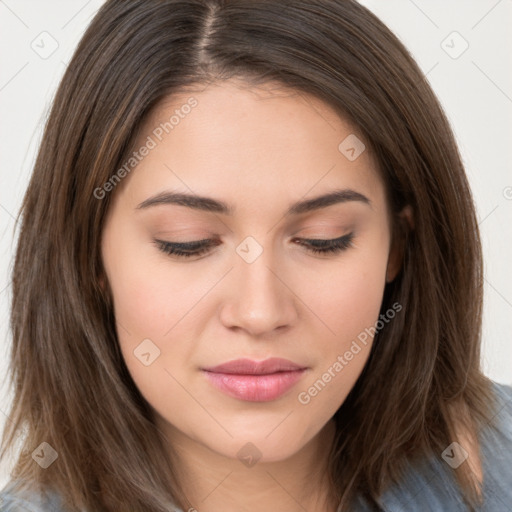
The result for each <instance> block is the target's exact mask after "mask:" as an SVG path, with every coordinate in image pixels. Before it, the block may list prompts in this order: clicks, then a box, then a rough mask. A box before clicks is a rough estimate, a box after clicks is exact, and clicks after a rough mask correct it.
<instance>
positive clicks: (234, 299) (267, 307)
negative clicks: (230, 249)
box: [220, 250, 300, 337]
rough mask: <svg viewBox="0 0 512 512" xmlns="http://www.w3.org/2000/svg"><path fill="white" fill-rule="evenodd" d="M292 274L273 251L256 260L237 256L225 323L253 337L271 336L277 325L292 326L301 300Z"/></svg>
mask: <svg viewBox="0 0 512 512" xmlns="http://www.w3.org/2000/svg"><path fill="white" fill-rule="evenodd" d="M289 274H290V272H289V271H288V272H286V271H285V270H283V269H282V268H281V267H279V266H278V265H277V264H276V262H275V260H273V259H272V255H271V253H270V251H266V250H264V251H263V252H262V253H261V255H260V256H259V257H258V258H257V259H256V260H255V261H253V262H252V263H248V262H247V261H245V260H244V259H243V258H239V259H238V258H237V260H236V262H235V267H234V268H233V270H232V271H231V272H230V273H229V276H228V280H227V283H226V287H227V288H226V289H225V299H224V300H223V303H222V308H221V312H220V318H221V321H222V323H223V324H224V325H225V326H226V327H227V328H229V329H242V330H244V331H246V332H247V333H248V334H250V335H251V336H252V337H257V336H260V337H262V336H266V337H268V336H271V335H272V334H273V333H274V331H276V330H277V329H281V330H283V329H284V328H285V327H290V326H292V325H293V324H294V323H295V322H296V320H297V318H298V310H297V308H298V305H299V303H300V301H299V299H298V298H297V296H296V295H295V294H294V293H293V281H294V278H293V276H290V275H289ZM295 279H296V277H295Z"/></svg>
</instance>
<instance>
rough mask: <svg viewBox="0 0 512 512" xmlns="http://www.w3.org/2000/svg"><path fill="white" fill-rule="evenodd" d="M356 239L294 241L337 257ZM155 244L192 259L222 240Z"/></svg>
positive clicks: (315, 250) (174, 254)
mask: <svg viewBox="0 0 512 512" xmlns="http://www.w3.org/2000/svg"><path fill="white" fill-rule="evenodd" d="M353 238H354V232H353V231H352V232H350V233H347V234H345V235H342V236H340V237H337V238H329V239H324V238H299V237H295V238H294V239H293V241H294V242H296V243H297V244H298V245H302V246H306V248H307V250H308V251H309V252H310V253H312V254H318V255H326V256H328V255H330V254H332V255H335V254H338V253H340V252H342V251H344V250H346V249H348V248H350V247H353V244H352V241H353ZM153 242H154V244H155V245H156V246H157V247H158V249H159V250H160V251H162V252H164V253H166V254H168V255H169V256H175V257H177V258H191V257H193V256H199V255H201V254H203V253H205V252H208V250H209V249H210V248H211V247H212V246H217V245H220V244H221V243H222V242H221V241H220V240H214V239H203V240H192V241H187V242H168V241H164V240H158V239H154V240H153Z"/></svg>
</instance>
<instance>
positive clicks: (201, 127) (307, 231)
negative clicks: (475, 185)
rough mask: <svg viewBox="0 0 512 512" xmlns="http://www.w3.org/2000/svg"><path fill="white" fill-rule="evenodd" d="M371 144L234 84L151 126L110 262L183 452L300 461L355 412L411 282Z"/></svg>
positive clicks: (147, 380)
mask: <svg viewBox="0 0 512 512" xmlns="http://www.w3.org/2000/svg"><path fill="white" fill-rule="evenodd" d="M172 116H174V117H172ZM165 123H167V125H166V124H165ZM347 137H349V138H348V139H347ZM355 137H359V140H358V139H355ZM360 139H361V136H360V135H358V134H357V131H356V130H355V129H354V128H353V127H351V126H350V125H349V124H348V123H346V122H345V121H343V120H342V119H340V117H339V116H337V115H336V113H335V112H334V111H333V110H331V109H330V107H329V106H327V105H326V104H324V103H323V102H321V101H319V100H317V99H315V98H313V97H310V96H307V95H305V94H302V93H297V92H294V91H290V90H285V89H282V90H280V91H278V90H277V89H275V88H274V89H272V90H271V89H269V88H268V87H260V88H258V89H255V88H252V89H251V88H249V87H248V86H247V87H242V86H241V85H240V84H238V83H236V82H233V81H228V82H224V83H222V84H221V85H210V86H208V87H207V88H206V89H204V90H203V91H202V92H194V93H189V94H186V93H181V94H180V95H175V96H172V97H170V98H167V100H166V101H165V102H164V103H162V104H161V105H160V106H159V107H158V108H157V109H156V110H155V111H154V112H153V114H152V115H151V116H150V118H149V119H148V120H147V122H146V124H145V126H144V127H143V130H142V131H141V132H140V134H139V137H138V140H137V142H136V144H135V150H136V151H138V155H139V157H140V158H137V162H138V163H137V165H136V166H135V167H134V168H133V169H132V170H130V172H129V173H127V176H125V177H124V178H123V181H122V182H121V183H120V184H118V185H117V187H116V189H115V190H114V191H110V192H109V193H114V194H115V195H114V197H113V203H112V205H111V208H110V210H109V214H108V217H107V219H106V224H105V227H104V231H103V238H102V256H103V262H104V267H105V272H106V277H107V279H108V281H109V284H110V288H111V291H112V294H113V303H114V310H115V316H116V322H117V333H118V338H119V343H120V347H121V350H122V354H123V357H124V359H125V361H126V364H127V367H128V369H129V371H130V373H131V376H132V377H133V380H134V382H135V383H136V385H137V387H138V388H139V390H140V392H141V393H142V395H143V396H144V397H145V399H146V400H147V402H148V403H149V404H150V405H151V407H152V409H153V411H154V414H155V419H156V421H157V423H158V424H159V425H160V426H161V427H162V430H163V431H165V432H166V434H167V435H168V437H169V438H171V439H172V438H173V437H174V438H178V437H179V436H181V437H182V438H183V439H185V438H186V439H187V440H189V441H192V442H196V443H199V444H201V445H203V446H206V447H208V448H209V449H211V450H213V451H214V452H216V453H217V454H221V455H225V456H226V457H230V458H235V457H237V454H239V451H240V450H241V449H242V448H243V447H247V446H248V445H247V443H249V442H250V443H252V444H253V445H254V446H255V447H256V448H257V450H258V456H259V457H261V460H262V461H275V460H283V459H285V458H287V457H289V456H291V455H292V454H294V453H296V452H298V451H299V450H300V449H301V448H303V447H304V446H305V445H306V444H307V443H308V442H309V441H311V440H312V439H313V438H314V437H315V436H316V435H317V434H318V433H319V432H320V431H321V429H322V428H323V427H324V426H325V425H326V424H328V422H329V420H330V419H331V418H332V416H333V415H334V413H335V412H336V410H337V409H338V408H339V407H340V405H341V404H342V403H343V401H344V400H345V398H346V396H347V394H348V393H349V391H350V390H351V388H352V387H353V385H354V384H355V382H356V380H357V378H358V376H359V375H360V373H361V371H362V369H363V367H364V364H365V362H366V360H367V358H368V355H369V351H370V348H371V344H372V337H371V334H370V335H369V333H372V330H371V328H373V327H374V326H375V325H376V322H377V321H378V319H379V311H380V307H381V302H382V296H383V290H384V286H385V283H386V280H389V279H391V278H392V277H393V274H394V272H395V269H394V267H395V266H396V265H394V263H393V261H394V259H393V258H392V257H390V253H391V254H392V251H390V249H391V247H390V239H391V236H390V222H389V215H388V209H387V202H386V196H385V190H384V184H383V182H382V181H381V179H380V177H379V174H378V172H377V168H376V165H375V163H374V162H373V160H372V158H371V155H370V153H369V151H368V150H363V151H362V152H361V150H362V149H363V146H361V141H360ZM343 141H345V142H343ZM340 144H341V145H340ZM144 146H145V147H146V148H147V149H146V151H144V150H143V149H142V148H143V147H144ZM351 148H352V149H351ZM139 160H140V161H139ZM132 163H133V162H132ZM127 168H130V167H129V166H128V167H127ZM335 192H336V194H334V193H335ZM172 194H175V195H174V196H173V195H172ZM176 194H181V196H178V195H176ZM330 194H334V195H331V196H329V195H330ZM184 195H187V196H191V197H189V198H188V199H187V198H186V197H185V196H184ZM321 196H326V197H327V199H324V200H323V201H322V200H320V199H319V200H318V201H312V200H313V199H316V198H319V197H321ZM198 197H200V198H209V199H207V200H201V199H198ZM329 197H330V199H329ZM320 251H324V252H320ZM363 340H364V341H363ZM270 358H272V360H270V361H269V359H270ZM274 358H279V360H276V359H274ZM239 359H244V360H245V363H244V362H242V363H240V362H239V363H233V364H232V365H227V366H224V367H222V368H215V367H218V366H219V365H225V364H226V363H230V362H232V361H235V360H239ZM247 360H248V361H247ZM261 362H263V363H262V364H259V363H261ZM243 449H249V448H243ZM250 449H251V450H254V448H250ZM238 456H239V455H238Z"/></svg>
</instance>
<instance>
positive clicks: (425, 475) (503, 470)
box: [357, 382, 512, 512]
mask: <svg viewBox="0 0 512 512" xmlns="http://www.w3.org/2000/svg"><path fill="white" fill-rule="evenodd" d="M492 388H493V394H494V397H495V399H496V400H495V404H494V407H493V412H492V415H491V417H489V419H488V422H487V423H486V425H484V427H483V428H482V429H481V430H480V432H479V433H478V437H479V442H480V452H481V454H480V455H481V461H482V467H483V488H482V493H483V505H482V508H481V509H478V510H481V511H485V512H510V511H511V508H510V504H511V503H512V387H511V386H506V385H503V384H498V383H496V382H492ZM452 444H453V446H452V445H450V446H447V448H446V450H445V451H443V452H442V453H439V454H434V455H433V456H432V457H430V458H429V459H424V460H421V461H419V462H417V463H414V464H412V463H411V465H410V467H409V468H408V470H407V472H406V474H405V476H404V477H403V479H402V480H401V481H400V482H398V483H397V484H394V485H392V486H391V487H390V488H388V489H387V490H386V491H385V492H384V493H383V495H382V496H381V503H380V506H381V509H382V510H383V511H384V512H409V511H410V510H419V509H421V510H422V511H423V512H427V511H429V512H459V511H460V512H466V511H467V507H466V505H465V504H464V501H463V498H462V495H461V493H460V490H459V486H458V484H457V481H456V478H455V469H457V468H458V467H459V466H460V465H461V464H464V463H465V462H466V458H467V452H465V450H464V449H463V448H464V447H463V446H462V447H461V445H458V446H457V444H456V443H452ZM358 500H359V501H358V502H357V505H358V508H357V510H358V511H367V510H368V511H369V510H370V508H369V507H368V506H367V504H366V502H364V501H363V500H362V499H361V498H358Z"/></svg>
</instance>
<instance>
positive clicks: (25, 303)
mask: <svg viewBox="0 0 512 512" xmlns="http://www.w3.org/2000/svg"><path fill="white" fill-rule="evenodd" d="M21 214H22V219H23V220H22V227H21V231H20V238H19V244H18V247H17V253H16V261H15V266H14V270H13V307H12V330H13V349H12V362H11V368H12V385H13V386H14V399H13V405H12V411H11V413H10V419H11V422H9V423H8V425H7V428H6V431H5V432H4V438H3V445H2V446H3V454H7V453H8V451H9V450H12V448H13V446H14V444H15V437H16V433H17V432H19V429H24V431H25V434H26V435H25V439H24V441H23V450H22V451H21V452H20V454H19V458H18V460H17V463H16V465H15V467H14V469H13V473H12V481H11V482H10V483H9V485H8V487H7V488H6V489H5V491H4V493H3V499H4V506H3V508H2V510H6V511H10V510H18V508H17V507H20V506H32V508H33V509H34V510H59V511H68V510H69V511H71V510H84V511H99V510H101V511H119V510H123V511H124V510H129V511H167V510H173V509H175V510H181V511H189V512H190V511H193V510H197V511H199V512H203V511H204V512H211V511H218V510H224V511H228V512H229V511H235V510H236V511H240V510H251V511H256V512H258V511H263V510H276V511H277V510H279V511H285V512H287V511H290V512H292V511H298V510H310V511H315V512H316V511H322V512H325V511H327V512H334V511H347V510H362V511H367V510H386V511H391V510H393V511H396V510H436V511H439V510H478V509H479V508H481V507H484V509H485V510H492V511H501V510H508V509H507V508H506V507H507V506H508V505H509V504H510V503H512V494H511V486H510V481H511V458H510V447H511V445H512V429H511V421H510V419H511V416H512V412H511V403H512V389H511V388H509V387H507V386H502V385H498V384H496V383H494V382H492V381H490V380H489V379H488V378H486V377H485V376H484V375H483V374H482V371H481V368H480V327H481V307H482V262H481V248H480V241H479V235H478V226H477V222H476V216H475V212H474V207H473V203H472V199H471V193H470V190H469V187H468V183H467V179H466V176H465V173H464V169H463V165H462V163H461V159H460V156H459V153H458V150H457V147H456V144H455V142H454V137H453V134H452V132H451V130H450V127H449V125H448V122H447V120H446V118H445V116H444V114H443V111H442V109H441V107H440V105H439V103H438V101H437V99H436V98H435V96H434V94H433V93H432V91H431V89H430V87H429V86H428V84H427V82H426V80H425V78H424V77H423V75H422V73H421V71H420V70H419V68H418V66H417V65H416V64H415V63H414V61H413V60H412V58H411V57H410V56H409V54H408V52H407V51H406V49H405V48H404V47H403V46H402V45H401V43H400V42H399V41H398V40H397V38H396V37H395V36H393V35H392V34H391V33H390V31H389V30H388V29H387V28H386V27H385V26H384V25H383V24H382V23H381V22H380V21H379V20H378V19H376V18H375V16H373V15H372V14H371V13H370V12H369V11H368V10H367V9H365V8H364V7H362V6H360V5H359V4H357V3H356V2H352V1H339V0H337V1H335V0H329V1H322V2H313V1H305V0H301V1H294V2H276V1H263V2H250V1H245V0H239V1H222V0H192V1H191V0H188V1H178V0H167V1H156V0H151V1H147V0H146V1H141V0H124V1H120V0H110V1H107V2H106V3H105V5H104V6H103V7H102V8H101V9H100V11H99V12H98V14H97V15H96V17H95V18H94V20H93V21H92V23H91V25H90V27H89V28H88V30H87V32H86V33H85V35H84V37H83V38H82V40H81V42H80V44H79V47H78V49H77V51H76V53H75V55H74V57H73V59H72V61H71V63H70V64H69V67H68V69H67V71H66V74H65V76H64V78H63V80H62V83H61V85H60V88H59V90H58V93H57V95H56V98H55V101H54V105H53V109H52V111H51V115H50V118H49V120H48V124H47V126H46V131H45V134H44V138H43V141H42V144H41V148H40V151H39V155H38V158H37V161H36V164H35V168H34V172H33V176H32V179H31V182H30V185H29V188H28V190H27V193H26V196H25V200H24V203H23V206H22V210H21ZM507 450H508V452H507ZM503 454H507V455H503Z"/></svg>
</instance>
